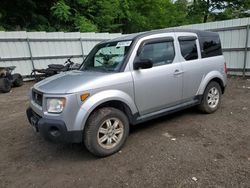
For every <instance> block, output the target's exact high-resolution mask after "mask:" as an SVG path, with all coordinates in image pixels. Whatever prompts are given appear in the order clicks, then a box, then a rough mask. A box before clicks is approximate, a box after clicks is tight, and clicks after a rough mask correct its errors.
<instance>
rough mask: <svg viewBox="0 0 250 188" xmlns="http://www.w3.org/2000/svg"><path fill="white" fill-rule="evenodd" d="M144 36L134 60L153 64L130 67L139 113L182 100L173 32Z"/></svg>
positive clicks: (180, 70) (179, 65)
mask: <svg viewBox="0 0 250 188" xmlns="http://www.w3.org/2000/svg"><path fill="white" fill-rule="evenodd" d="M164 35H165V36H162V35H161V37H160V38H156V37H154V39H145V40H143V41H142V42H141V43H140V48H139V52H137V55H136V57H135V59H134V61H136V60H137V59H150V60H151V61H152V62H153V67H152V68H149V69H139V70H133V71H132V76H133V79H134V91H135V103H136V105H137V107H138V110H139V112H140V114H141V115H145V114H148V113H152V112H156V111H158V110H161V109H164V108H166V107H169V106H174V105H176V104H177V103H179V102H180V100H181V99H182V67H181V64H180V63H179V62H177V59H178V58H176V57H177V56H176V40H175V35H174V34H173V33H172V34H171V33H166V34H164Z"/></svg>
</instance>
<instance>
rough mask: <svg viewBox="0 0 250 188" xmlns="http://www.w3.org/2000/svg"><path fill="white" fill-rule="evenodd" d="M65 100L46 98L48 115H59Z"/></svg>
mask: <svg viewBox="0 0 250 188" xmlns="http://www.w3.org/2000/svg"><path fill="white" fill-rule="evenodd" d="M65 101H66V100H65V98H48V99H47V111H48V112H49V113H61V112H62V111H63V108H64V106H65Z"/></svg>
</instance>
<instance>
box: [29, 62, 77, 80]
mask: <svg viewBox="0 0 250 188" xmlns="http://www.w3.org/2000/svg"><path fill="white" fill-rule="evenodd" d="M71 59H72V57H70V58H68V59H67V61H65V63H64V65H61V64H49V65H48V68H46V69H33V70H32V72H31V76H32V77H33V76H34V77H35V80H36V81H40V80H42V79H44V78H47V77H50V76H53V75H56V74H59V73H60V72H65V71H70V70H77V69H79V68H80V66H81V65H80V64H78V63H74V62H73V61H71Z"/></svg>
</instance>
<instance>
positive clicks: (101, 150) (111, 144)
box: [83, 107, 129, 157]
mask: <svg viewBox="0 0 250 188" xmlns="http://www.w3.org/2000/svg"><path fill="white" fill-rule="evenodd" d="M128 134H129V121H128V118H127V116H126V115H125V114H124V113H123V112H122V111H120V110H118V109H116V108H111V107H105V108H101V109H98V110H96V111H94V112H93V113H92V114H91V115H90V117H89V119H88V121H87V124H86V127H85V130H84V135H83V136H84V144H85V146H86V148H87V149H88V150H89V152H91V153H92V154H93V155H95V156H98V157H106V156H109V155H112V154H113V153H116V152H118V151H119V150H120V149H121V148H122V146H123V145H124V143H125V141H126V139H127V137H128Z"/></svg>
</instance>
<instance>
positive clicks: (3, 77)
mask: <svg viewBox="0 0 250 188" xmlns="http://www.w3.org/2000/svg"><path fill="white" fill-rule="evenodd" d="M15 68H16V67H15V66H10V67H0V91H1V92H3V93H8V92H9V91H10V90H11V87H19V86H21V85H23V78H22V76H21V74H18V73H15V74H12V71H13V70H14V69H15Z"/></svg>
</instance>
